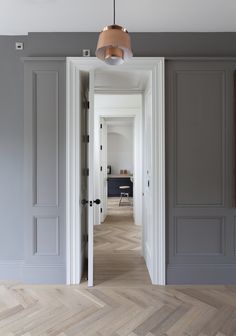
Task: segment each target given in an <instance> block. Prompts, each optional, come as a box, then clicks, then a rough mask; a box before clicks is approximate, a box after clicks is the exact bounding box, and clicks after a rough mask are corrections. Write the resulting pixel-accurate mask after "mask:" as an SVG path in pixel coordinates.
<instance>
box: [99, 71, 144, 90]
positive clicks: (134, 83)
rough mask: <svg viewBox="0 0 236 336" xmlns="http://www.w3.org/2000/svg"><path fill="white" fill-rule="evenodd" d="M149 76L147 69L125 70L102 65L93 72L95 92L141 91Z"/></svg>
mask: <svg viewBox="0 0 236 336" xmlns="http://www.w3.org/2000/svg"><path fill="white" fill-rule="evenodd" d="M149 78H150V74H149V72H148V71H141V70H140V71H137V70H133V71H125V70H123V71H122V70H120V69H118V68H116V69H114V68H109V67H104V68H102V69H99V70H97V71H96V73H95V90H96V92H103V91H105V92H114V91H115V92H120V93H122V92H125V93H127V92H142V91H143V90H144V89H145V87H146V85H147V82H148V79H149Z"/></svg>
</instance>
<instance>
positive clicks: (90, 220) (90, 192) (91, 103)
mask: <svg viewBox="0 0 236 336" xmlns="http://www.w3.org/2000/svg"><path fill="white" fill-rule="evenodd" d="M88 134H89V144H88V169H89V178H88V200H89V207H88V286H89V287H91V286H93V227H94V218H95V216H94V205H95V206H96V204H100V200H94V71H93V70H90V72H89V116H88Z"/></svg>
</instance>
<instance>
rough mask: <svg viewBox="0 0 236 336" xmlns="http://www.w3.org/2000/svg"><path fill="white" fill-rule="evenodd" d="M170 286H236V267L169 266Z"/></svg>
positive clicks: (229, 265) (168, 279)
mask: <svg viewBox="0 0 236 336" xmlns="http://www.w3.org/2000/svg"><path fill="white" fill-rule="evenodd" d="M167 284H168V285H208V284H211V285H232V284H234V285H235V284H236V265H234V264H227V265H219V264H217V265H212V264H211V265H175V266H172V265H169V266H167Z"/></svg>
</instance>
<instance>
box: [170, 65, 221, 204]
mask: <svg viewBox="0 0 236 336" xmlns="http://www.w3.org/2000/svg"><path fill="white" fill-rule="evenodd" d="M175 76H176V78H175V89H176V92H175V97H176V100H175V101H174V104H175V109H176V110H175V120H176V130H175V141H176V144H175V146H176V148H175V150H176V153H175V156H176V176H175V181H176V205H179V206H190V205H191V206H199V205H202V206H211V205H224V192H223V189H224V171H223V169H224V115H225V111H224V110H225V108H224V102H225V92H224V91H225V84H224V82H225V81H224V72H223V71H208V70H206V71H202V70H201V71H197V70H195V71H192V70H191V69H189V70H187V69H185V70H183V71H176V73H175Z"/></svg>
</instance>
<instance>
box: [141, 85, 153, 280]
mask: <svg viewBox="0 0 236 336" xmlns="http://www.w3.org/2000/svg"><path fill="white" fill-rule="evenodd" d="M151 97H152V95H151V91H148V92H147V93H146V94H145V96H144V99H145V101H144V105H145V114H144V137H143V140H144V168H143V169H144V173H143V175H144V187H143V190H144V221H143V230H144V237H143V239H144V257H145V260H146V264H147V268H148V270H149V273H150V274H152V272H153V270H152V257H153V246H152V235H153V232H152V226H151V223H152V217H151V214H152V208H151V205H152V194H151V185H152V171H151V169H152V157H151V153H152V147H151V146H152V132H151V129H152V105H151Z"/></svg>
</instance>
